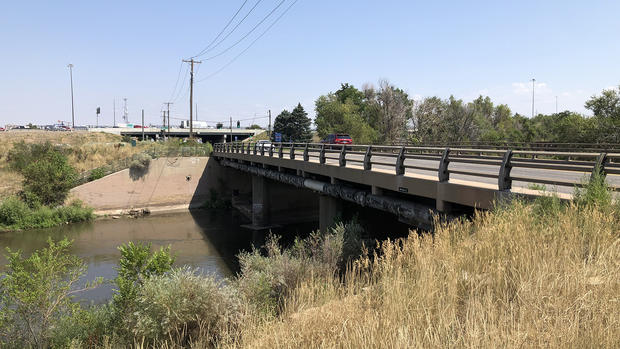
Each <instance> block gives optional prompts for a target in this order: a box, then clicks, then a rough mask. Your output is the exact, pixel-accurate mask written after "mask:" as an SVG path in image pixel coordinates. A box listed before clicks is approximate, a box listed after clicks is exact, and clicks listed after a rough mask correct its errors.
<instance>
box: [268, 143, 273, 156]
mask: <svg viewBox="0 0 620 349" xmlns="http://www.w3.org/2000/svg"><path fill="white" fill-rule="evenodd" d="M273 147H274V145H273V144H271V147H269V156H271V157H273Z"/></svg>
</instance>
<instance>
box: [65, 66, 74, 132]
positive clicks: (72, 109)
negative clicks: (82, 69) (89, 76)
mask: <svg viewBox="0 0 620 349" xmlns="http://www.w3.org/2000/svg"><path fill="white" fill-rule="evenodd" d="M67 67H69V76H70V77H71V128H73V129H75V108H74V106H73V64H71V63H69V65H68V66H67Z"/></svg>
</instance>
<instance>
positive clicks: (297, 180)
mask: <svg viewBox="0 0 620 349" xmlns="http://www.w3.org/2000/svg"><path fill="white" fill-rule="evenodd" d="M213 157H215V158H216V159H217V161H218V162H219V164H220V165H222V166H224V167H227V168H231V169H235V170H237V172H243V173H246V174H249V175H251V177H252V181H251V182H252V188H251V191H252V193H251V196H252V207H251V211H252V212H251V215H252V223H253V226H255V227H262V226H268V225H269V213H268V211H269V210H270V207H271V203H270V202H269V190H268V189H267V188H268V187H269V186H274V185H275V184H276V183H279V184H286V185H288V186H292V187H296V188H304V189H309V190H310V191H312V192H314V193H318V194H319V208H318V210H319V221H320V226H321V229H324V228H326V227H327V226H329V225H330V224H331V223H332V222H333V221H334V219H335V218H336V216H337V215H338V211H339V208H340V207H341V203H342V202H351V203H354V204H356V205H359V206H362V207H369V208H373V209H377V210H381V211H385V212H389V213H391V214H394V215H395V216H397V217H398V219H399V220H401V221H402V222H405V223H407V224H411V225H416V226H420V227H422V228H424V227H429V226H430V225H432V222H433V219H434V215H443V216H448V217H449V216H452V215H456V214H458V213H461V212H467V211H473V209H474V208H477V209H489V208H492V207H493V205H495V203H496V202H498V201H501V200H504V199H510V198H512V197H515V196H520V197H529V198H533V197H536V196H540V195H549V192H555V193H556V195H558V196H559V197H561V198H563V199H570V198H571V197H572V193H573V191H574V190H575V188H576V187H577V188H579V187H583V186H584V185H585V184H586V183H587V182H588V180H589V178H590V176H591V174H592V173H593V172H594V171H600V172H601V173H602V174H604V175H606V176H607V182H608V183H609V184H610V187H611V189H612V190H614V191H620V163H618V160H619V159H620V153H598V152H580V151H570V152H569V151H563V152H552V151H532V150H510V149H481V148H442V147H413V146H376V145H346V146H344V145H326V144H315V143H273V144H272V145H271V146H269V145H268V146H265V145H264V144H263V145H261V146H260V147H259V146H258V145H257V144H256V143H247V142H234V143H219V144H215V146H214V153H213ZM294 195H295V196H289V197H286V196H284V197H283V196H281V197H280V199H281V200H285V201H287V202H288V203H289V204H290V205H291V208H292V209H293V210H295V208H294V206H295V202H296V201H298V200H300V199H301V197H299V196H298V195H299V194H294Z"/></svg>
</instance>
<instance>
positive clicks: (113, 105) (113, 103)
mask: <svg viewBox="0 0 620 349" xmlns="http://www.w3.org/2000/svg"><path fill="white" fill-rule="evenodd" d="M112 109H114V124H112V126H116V98H114V99H113V100H112Z"/></svg>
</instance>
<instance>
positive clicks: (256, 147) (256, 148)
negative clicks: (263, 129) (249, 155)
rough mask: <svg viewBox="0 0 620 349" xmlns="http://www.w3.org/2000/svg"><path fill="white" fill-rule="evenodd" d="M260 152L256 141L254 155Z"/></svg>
mask: <svg viewBox="0 0 620 349" xmlns="http://www.w3.org/2000/svg"><path fill="white" fill-rule="evenodd" d="M256 153H258V143H254V155H256Z"/></svg>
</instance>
